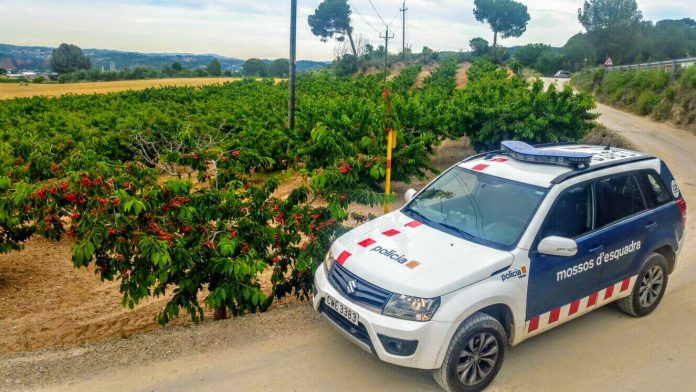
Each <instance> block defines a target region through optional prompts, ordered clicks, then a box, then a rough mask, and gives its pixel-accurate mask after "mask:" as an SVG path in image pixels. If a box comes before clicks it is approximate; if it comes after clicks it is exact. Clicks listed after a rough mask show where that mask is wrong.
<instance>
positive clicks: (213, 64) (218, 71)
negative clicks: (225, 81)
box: [206, 59, 222, 76]
mask: <svg viewBox="0 0 696 392" xmlns="http://www.w3.org/2000/svg"><path fill="white" fill-rule="evenodd" d="M206 70H207V71H208V73H209V74H210V76H220V75H222V65H220V62H219V61H218V59H212V60H211V61H210V63H208V66H207V67H206Z"/></svg>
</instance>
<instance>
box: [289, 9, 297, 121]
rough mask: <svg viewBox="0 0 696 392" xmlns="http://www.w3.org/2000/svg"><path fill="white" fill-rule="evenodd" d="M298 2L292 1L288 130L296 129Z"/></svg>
mask: <svg viewBox="0 0 696 392" xmlns="http://www.w3.org/2000/svg"><path fill="white" fill-rule="evenodd" d="M296 63H297V0H290V70H289V72H288V76H289V79H290V80H289V85H290V91H289V92H288V129H289V130H291V131H292V130H294V129H295V80H296V77H297V75H296V72H297V64H296Z"/></svg>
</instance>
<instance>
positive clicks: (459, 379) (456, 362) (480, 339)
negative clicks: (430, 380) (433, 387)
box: [434, 312, 507, 392]
mask: <svg viewBox="0 0 696 392" xmlns="http://www.w3.org/2000/svg"><path fill="white" fill-rule="evenodd" d="M506 349H507V334H506V333H505V329H504V328H503V326H502V325H501V324H500V322H498V320H496V319H494V318H493V317H491V316H489V315H487V314H485V313H480V312H479V313H475V314H474V315H472V316H471V317H469V318H468V319H467V320H466V321H464V323H463V324H462V326H461V327H459V329H458V330H457V332H456V333H455V334H454V337H452V341H451V342H450V345H449V347H448V349H447V355H446V356H445V360H444V361H443V363H442V367H440V369H438V370H436V371H435V373H434V377H435V381H437V383H438V384H440V386H441V387H442V388H443V389H444V390H445V391H448V392H473V391H480V390H482V389H484V388H485V387H487V386H488V384H490V383H491V382H492V381H493V379H494V378H495V376H496V375H497V374H498V371H499V370H500V367H501V366H502V365H503V360H504V359H505V351H506Z"/></svg>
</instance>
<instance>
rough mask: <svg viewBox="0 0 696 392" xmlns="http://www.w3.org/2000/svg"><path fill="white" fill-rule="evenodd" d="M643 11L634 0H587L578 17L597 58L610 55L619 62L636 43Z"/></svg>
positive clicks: (601, 58) (601, 59)
mask: <svg viewBox="0 0 696 392" xmlns="http://www.w3.org/2000/svg"><path fill="white" fill-rule="evenodd" d="M642 20H643V14H642V13H641V12H640V10H639V9H638V4H637V3H636V0H587V1H585V3H584V4H583V6H582V8H580V9H578V21H580V24H582V26H583V27H584V28H585V30H587V34H588V35H589V37H590V40H591V41H592V44H593V46H594V48H595V55H596V56H595V57H596V59H597V61H600V62H601V61H604V59H605V57H607V56H612V57H613V58H614V62H615V63H617V64H619V63H621V62H622V60H623V59H624V58H625V57H626V56H627V55H628V53H629V52H630V50H632V49H633V47H635V46H636V44H637V42H636V38H637V30H638V29H639V28H640V27H641V22H642Z"/></svg>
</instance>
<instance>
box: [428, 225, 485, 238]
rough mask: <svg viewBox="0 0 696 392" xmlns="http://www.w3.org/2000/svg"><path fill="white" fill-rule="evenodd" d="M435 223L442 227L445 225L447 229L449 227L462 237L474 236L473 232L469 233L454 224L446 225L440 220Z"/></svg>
mask: <svg viewBox="0 0 696 392" xmlns="http://www.w3.org/2000/svg"><path fill="white" fill-rule="evenodd" d="M437 224H438V225H440V226H442V227H445V228H447V229H450V230H452V231H454V232H455V233H458V234H460V235H462V236H464V237H469V238H476V237H475V236H474V235H473V234H471V233H469V232H467V231H464V230H462V229H460V228H458V227H456V226H452V225H448V224H447V223H442V222H437Z"/></svg>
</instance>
